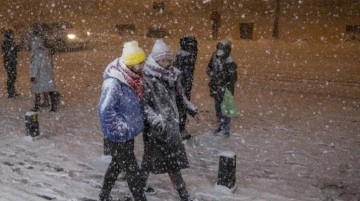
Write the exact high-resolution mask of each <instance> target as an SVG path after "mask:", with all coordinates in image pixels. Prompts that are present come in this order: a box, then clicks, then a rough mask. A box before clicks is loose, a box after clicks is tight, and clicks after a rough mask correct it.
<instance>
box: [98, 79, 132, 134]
mask: <svg viewBox="0 0 360 201" xmlns="http://www.w3.org/2000/svg"><path fill="white" fill-rule="evenodd" d="M115 82H116V80H113V79H108V80H106V81H105V82H104V85H105V86H104V88H103V90H102V94H101V97H102V98H101V100H100V104H99V116H100V121H101V127H102V129H103V130H106V132H105V133H107V134H108V135H116V136H121V135H124V134H125V133H128V132H129V127H128V125H127V123H126V122H125V121H124V118H122V116H121V114H120V112H121V111H119V109H118V107H117V106H119V105H120V104H121V97H122V91H121V89H120V88H119V87H117V86H115ZM108 137H109V136H108ZM110 138H111V137H110Z"/></svg>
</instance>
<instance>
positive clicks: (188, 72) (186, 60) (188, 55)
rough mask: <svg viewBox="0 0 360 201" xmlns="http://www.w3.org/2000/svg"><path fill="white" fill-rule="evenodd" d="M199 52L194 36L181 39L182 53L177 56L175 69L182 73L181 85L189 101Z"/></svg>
mask: <svg viewBox="0 0 360 201" xmlns="http://www.w3.org/2000/svg"><path fill="white" fill-rule="evenodd" d="M197 51H198V50H197V40H196V38H195V37H194V36H183V37H182V38H181V39H180V51H179V52H178V53H177V54H176V57H175V61H174V67H175V68H177V69H179V70H180V71H181V74H182V79H181V84H182V86H183V88H184V91H185V95H186V97H187V98H188V99H190V95H191V88H192V83H193V80H194V70H195V63H196V58H197Z"/></svg>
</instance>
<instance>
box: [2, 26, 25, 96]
mask: <svg viewBox="0 0 360 201" xmlns="http://www.w3.org/2000/svg"><path fill="white" fill-rule="evenodd" d="M14 38H15V34H14V31H13V30H12V29H6V30H5V32H4V37H3V41H2V43H1V49H2V52H3V60H4V67H5V70H6V73H7V77H8V78H7V82H6V85H7V92H8V98H15V97H16V96H19V95H20V94H18V93H17V92H16V90H15V81H16V77H17V69H16V66H17V62H18V61H17V59H18V52H19V51H20V49H21V45H17V44H16V43H15V40H14Z"/></svg>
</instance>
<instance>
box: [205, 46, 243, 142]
mask: <svg viewBox="0 0 360 201" xmlns="http://www.w3.org/2000/svg"><path fill="white" fill-rule="evenodd" d="M230 53H231V42H230V41H228V40H221V41H219V43H218V44H217V46H216V51H215V52H214V53H213V55H212V57H211V59H210V62H209V64H208V67H207V69H206V74H207V75H208V76H209V78H210V82H209V88H210V96H211V97H213V98H214V100H215V111H216V119H217V123H218V128H217V129H216V130H215V131H214V134H215V135H220V136H229V134H230V123H231V118H230V117H226V116H224V115H223V114H222V112H221V102H222V100H223V98H224V93H225V89H228V90H229V91H230V92H231V93H232V95H234V90H235V83H236V81H237V65H236V63H235V61H234V59H233V58H232V56H231V55H230Z"/></svg>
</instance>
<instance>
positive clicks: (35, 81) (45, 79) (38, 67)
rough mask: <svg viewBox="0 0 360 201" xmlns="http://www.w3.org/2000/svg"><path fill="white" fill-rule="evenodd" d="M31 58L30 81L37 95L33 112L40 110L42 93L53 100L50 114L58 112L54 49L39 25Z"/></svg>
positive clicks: (34, 34)
mask: <svg viewBox="0 0 360 201" xmlns="http://www.w3.org/2000/svg"><path fill="white" fill-rule="evenodd" d="M30 45H31V58H30V77H31V78H30V81H31V82H32V88H31V90H32V92H33V93H34V94H35V104H34V108H33V109H32V111H35V112H37V111H39V110H40V99H41V94H42V93H49V95H50V99H51V109H50V112H56V111H57V110H58V104H59V94H58V93H57V91H56V85H55V79H54V72H53V61H52V57H53V54H54V50H53V47H52V46H51V44H49V43H48V41H47V40H46V38H45V35H44V30H43V28H42V27H41V26H40V25H39V26H36V27H35V28H34V30H33V32H32V38H31V44H30Z"/></svg>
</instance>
